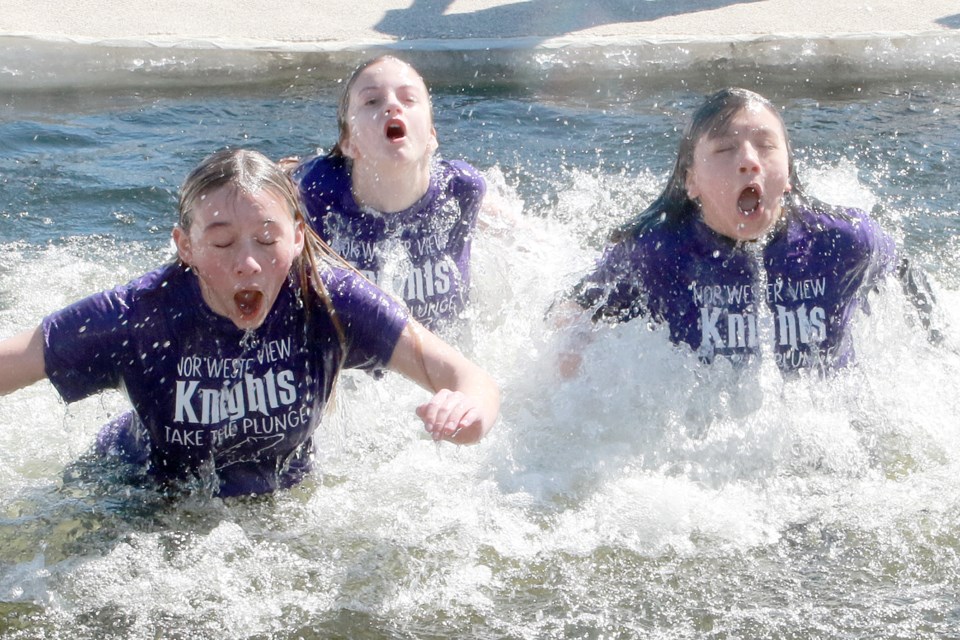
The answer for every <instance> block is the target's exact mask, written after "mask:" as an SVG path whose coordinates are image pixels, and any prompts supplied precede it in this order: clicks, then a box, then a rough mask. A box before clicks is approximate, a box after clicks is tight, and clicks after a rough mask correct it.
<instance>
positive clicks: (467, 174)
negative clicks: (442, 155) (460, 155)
mask: <svg viewBox="0 0 960 640" xmlns="http://www.w3.org/2000/svg"><path fill="white" fill-rule="evenodd" d="M437 167H438V169H439V174H440V178H441V180H442V181H443V182H445V183H446V186H447V188H448V189H449V190H451V191H453V192H455V193H458V194H479V195H483V193H484V192H485V191H486V189H487V183H486V181H485V180H484V179H483V176H482V175H481V174H480V172H479V171H478V170H477V169H476V167H474V166H473V165H471V164H469V163H468V162H465V161H463V160H445V159H440V160H439V161H438V162H437Z"/></svg>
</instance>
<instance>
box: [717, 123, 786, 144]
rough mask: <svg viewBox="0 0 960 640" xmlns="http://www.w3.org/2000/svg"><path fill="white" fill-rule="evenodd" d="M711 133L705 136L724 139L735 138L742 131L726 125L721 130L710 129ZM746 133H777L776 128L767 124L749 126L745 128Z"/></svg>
mask: <svg viewBox="0 0 960 640" xmlns="http://www.w3.org/2000/svg"><path fill="white" fill-rule="evenodd" d="M711 134H712V135H708V136H707V137H708V138H710V139H711V140H725V139H728V138H736V137H737V136H740V135H743V133H742V132H741V130H740V129H738V128H736V127H734V126H732V125H730V126H727V127H725V128H724V129H723V130H720V131H718V130H716V129H714V130H712V131H711ZM746 134H747V135H754V134H760V135H762V136H776V135H777V131H776V129H773V128H771V127H768V126H760V127H751V128H750V129H747V130H746Z"/></svg>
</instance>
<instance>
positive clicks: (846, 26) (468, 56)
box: [0, 0, 960, 94]
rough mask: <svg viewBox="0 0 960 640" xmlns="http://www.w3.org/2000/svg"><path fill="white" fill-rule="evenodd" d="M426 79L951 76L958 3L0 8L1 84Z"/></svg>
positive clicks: (173, 3) (242, 2)
mask: <svg viewBox="0 0 960 640" xmlns="http://www.w3.org/2000/svg"><path fill="white" fill-rule="evenodd" d="M384 48H387V49H398V50H402V51H404V52H406V55H407V57H408V59H410V60H411V61H412V62H414V64H415V65H416V66H417V68H418V69H420V70H421V72H424V73H426V74H429V77H430V79H431V81H432V82H436V81H439V80H440V79H441V78H450V79H452V80H453V81H457V79H462V75H463V73H464V70H465V69H471V68H472V69H474V70H475V72H476V73H477V74H478V75H477V77H484V76H485V77H490V78H501V79H502V78H504V77H508V76H511V75H512V76H513V77H520V78H523V79H524V81H526V78H528V77H536V78H538V79H540V80H543V79H545V78H550V79H557V78H559V77H560V76H564V75H565V76H566V77H567V78H571V79H576V78H579V77H583V76H584V75H587V76H593V75H597V74H599V75H603V74H609V73H611V72H612V74H613V76H614V77H615V76H616V75H617V74H619V73H621V72H623V71H628V72H629V73H630V74H632V75H634V76H643V77H654V76H659V77H671V76H675V75H676V74H677V73H688V72H692V73H694V74H697V73H700V74H702V73H703V72H704V71H717V70H719V71H723V72H726V71H730V70H731V69H732V70H734V71H743V70H746V72H747V73H749V72H750V70H751V69H757V68H763V69H765V70H768V71H770V72H771V73H774V74H776V73H780V72H781V71H787V72H793V71H795V70H796V69H798V68H802V69H804V73H805V74H807V76H808V77H809V78H811V79H814V78H824V77H829V79H830V81H831V82H850V81H860V80H868V79H870V78H878V79H883V78H885V77H887V76H889V75H890V74H892V73H899V72H906V73H910V74H915V73H926V72H927V71H928V70H930V69H931V68H933V69H935V70H936V73H938V74H940V76H941V77H944V75H946V76H951V75H955V74H956V73H960V5H958V3H957V0H923V1H921V2H904V1H903V0H841V1H840V2H837V1H836V0H803V1H798V0H407V1H401V0H375V1H372V2H363V1H359V2H357V1H354V2H331V1H322V0H313V1H307V0H281V1H277V0H230V1H229V2H228V1H227V0H205V1H204V2H203V3H198V2H195V0H158V1H155V2H144V3H133V2H125V3H124V2H114V1H111V0H107V1H106V2H104V1H103V0H96V1H94V0H74V1H72V2H62V3H55V2H53V0H27V1H23V2H12V1H11V2H7V3H5V5H4V7H3V10H2V11H0V94H2V91H3V90H8V91H17V90H26V91H36V90H41V91H43V90H62V89H68V88H83V87H97V88H99V89H102V90H109V89H110V88H116V87H142V86H148V85H153V86H161V85H170V84H173V85H178V86H179V85H190V86H198V85H202V86H220V85H229V84H237V83H244V82H249V81H250V80H251V79H254V80H265V79H266V80H271V81H285V80H288V79H289V80H291V81H292V80H293V79H295V78H296V77H297V76H298V75H299V74H300V73H301V70H309V72H310V74H311V75H312V76H315V77H317V78H321V77H324V76H326V77H329V78H331V79H332V78H340V77H342V76H343V75H344V73H345V71H347V70H349V69H350V68H352V66H353V65H355V64H356V63H357V62H359V61H360V60H362V59H364V58H366V57H368V56H369V55H370V53H371V51H374V50H377V49H384Z"/></svg>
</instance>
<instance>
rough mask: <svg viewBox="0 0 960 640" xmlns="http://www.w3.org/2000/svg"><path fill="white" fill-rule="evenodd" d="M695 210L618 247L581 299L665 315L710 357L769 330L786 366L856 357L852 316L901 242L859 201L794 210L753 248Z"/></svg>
mask: <svg viewBox="0 0 960 640" xmlns="http://www.w3.org/2000/svg"><path fill="white" fill-rule="evenodd" d="M687 213H688V215H685V216H683V217H681V218H680V219H679V220H678V221H668V220H665V221H663V222H660V223H657V224H654V225H653V226H651V227H649V228H646V229H642V230H639V231H637V232H636V233H634V234H633V235H632V236H630V237H627V238H625V239H623V240H622V241H620V242H618V243H617V244H615V245H613V246H611V247H609V248H608V249H607V251H606V253H605V254H604V256H603V257H602V258H601V260H600V262H599V264H598V267H597V269H596V271H595V272H594V273H592V274H591V275H589V276H587V277H586V278H585V279H584V280H583V281H582V282H581V283H580V284H579V285H578V287H577V296H578V301H579V302H580V304H581V305H582V306H584V307H586V308H591V309H594V310H595V314H594V318H595V319H597V318H606V319H612V320H615V321H626V320H630V319H632V318H635V317H637V316H644V317H648V318H650V319H652V320H653V321H655V322H662V323H665V324H666V325H668V326H669V329H670V337H671V339H672V340H673V341H674V342H676V343H686V344H688V345H689V346H690V347H691V348H692V349H693V350H694V351H696V352H697V353H698V355H699V356H700V357H701V358H702V359H703V360H704V361H711V360H712V359H713V358H714V357H715V356H716V355H723V356H727V357H730V358H731V359H733V360H742V359H744V358H746V357H747V356H749V355H750V354H755V353H759V352H760V351H761V349H760V342H759V339H760V337H761V335H769V336H771V337H772V338H773V340H774V344H773V345H772V348H773V353H774V354H775V357H776V360H777V364H778V365H779V366H780V368H781V369H783V370H795V369H799V368H803V367H814V368H832V367H842V366H844V365H845V364H847V363H848V362H849V361H850V360H851V359H852V357H853V351H852V344H851V335H850V322H851V319H852V318H853V316H854V313H855V311H856V310H857V308H858V307H859V306H860V305H861V304H863V303H864V302H865V298H866V294H867V292H868V291H869V289H871V288H872V287H874V286H875V285H876V284H877V283H878V281H879V280H880V278H881V277H882V276H884V275H886V274H887V273H889V272H890V271H891V270H892V269H893V266H894V252H895V248H894V243H893V241H892V239H891V238H890V237H889V236H887V235H886V234H885V233H884V232H883V231H882V230H881V229H880V227H879V226H878V225H877V224H876V222H874V221H873V220H871V219H870V218H869V217H868V216H867V215H866V214H865V213H864V212H862V211H859V210H856V209H845V210H841V209H832V210H827V209H826V207H824V208H823V210H815V209H814V208H812V207H811V208H806V207H804V208H794V209H792V210H790V212H789V213H787V214H786V216H785V219H784V221H783V222H781V223H780V224H779V225H778V227H777V229H776V230H775V231H774V232H773V235H772V237H770V238H769V239H768V240H767V241H766V243H765V244H763V245H758V246H755V247H753V250H751V248H750V246H749V245H750V243H740V244H737V243H735V242H734V241H732V240H730V239H729V238H726V237H724V236H721V235H720V234H717V233H715V232H714V231H713V230H711V229H710V228H709V227H707V226H706V225H705V224H704V223H703V222H702V220H701V219H700V217H699V214H698V213H696V212H695V211H689V212H687ZM761 261H762V264H763V268H761V267H760V263H761ZM758 312H759V313H758ZM765 329H769V331H765Z"/></svg>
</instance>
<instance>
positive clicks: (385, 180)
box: [350, 157, 430, 213]
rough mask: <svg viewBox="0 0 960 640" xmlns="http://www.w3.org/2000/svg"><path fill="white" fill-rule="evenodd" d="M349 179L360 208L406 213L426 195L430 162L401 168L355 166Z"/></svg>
mask: <svg viewBox="0 0 960 640" xmlns="http://www.w3.org/2000/svg"><path fill="white" fill-rule="evenodd" d="M350 179H351V183H352V190H353V198H354V200H356V201H357V204H359V205H361V206H366V207H371V208H373V209H376V210H377V211H381V212H383V213H395V212H397V211H403V210H404V209H407V208H409V207H410V206H412V205H413V204H414V203H415V202H417V200H419V199H420V198H422V197H423V196H424V194H426V193H427V189H428V188H429V187H430V158H429V157H427V158H425V159H424V160H423V161H421V162H417V163H415V164H410V165H406V164H405V165H400V166H396V165H393V166H390V165H388V166H384V165H377V164H368V163H365V162H354V163H353V167H352V169H351V175H350Z"/></svg>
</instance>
